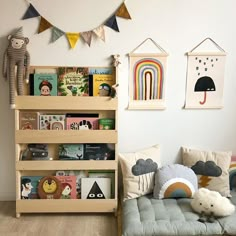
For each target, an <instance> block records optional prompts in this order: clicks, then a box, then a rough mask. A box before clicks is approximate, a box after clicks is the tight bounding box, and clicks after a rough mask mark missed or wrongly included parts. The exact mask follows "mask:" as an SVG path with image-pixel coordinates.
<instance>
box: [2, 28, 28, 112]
mask: <svg viewBox="0 0 236 236" xmlns="http://www.w3.org/2000/svg"><path fill="white" fill-rule="evenodd" d="M8 40H9V44H8V47H7V49H6V51H5V53H4V59H3V77H5V78H6V79H7V80H9V83H10V85H9V89H10V105H11V108H12V109H14V108H15V90H16V88H15V86H16V85H15V84H16V82H15V81H16V80H17V94H18V95H23V75H24V78H25V81H26V83H28V82H29V65H30V55H29V53H28V51H27V50H26V45H27V44H28V43H29V39H28V38H25V37H24V36H23V29H22V27H20V28H19V29H18V30H17V32H15V33H14V34H13V35H9V36H8ZM15 68H17V70H16V72H15ZM24 70H25V71H24Z"/></svg>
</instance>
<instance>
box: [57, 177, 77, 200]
mask: <svg viewBox="0 0 236 236" xmlns="http://www.w3.org/2000/svg"><path fill="white" fill-rule="evenodd" d="M56 178H57V179H59V180H60V182H61V186H62V193H61V197H60V198H61V199H76V198H77V193H76V176H75V175H69V176H59V175H57V176H56Z"/></svg>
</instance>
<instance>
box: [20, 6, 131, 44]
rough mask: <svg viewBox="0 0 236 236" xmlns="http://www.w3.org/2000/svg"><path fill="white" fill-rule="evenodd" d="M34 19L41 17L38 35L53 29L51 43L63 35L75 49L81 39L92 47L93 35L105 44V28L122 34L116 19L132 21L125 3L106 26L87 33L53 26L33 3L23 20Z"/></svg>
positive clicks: (106, 22)
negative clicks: (67, 30)
mask: <svg viewBox="0 0 236 236" xmlns="http://www.w3.org/2000/svg"><path fill="white" fill-rule="evenodd" d="M34 17H40V23H39V28H38V34H40V33H42V32H44V31H45V30H47V29H50V28H51V43H54V42H55V41H56V40H58V39H59V38H61V37H62V36H63V35H65V36H66V37H67V40H68V42H69V45H70V47H71V48H75V46H76V43H77V41H78V40H79V38H82V39H83V40H84V41H85V43H87V44H88V46H89V47H90V46H91V42H92V36H93V35H96V36H97V37H98V38H100V39H101V40H103V41H104V42H105V30H104V26H107V27H109V28H111V29H113V30H114V31H116V32H120V30H119V27H118V24H117V20H116V17H121V18H124V19H131V16H130V14H129V11H128V10H127V7H126V5H125V3H124V2H122V3H121V5H120V6H119V7H118V9H117V10H116V12H115V13H114V14H113V15H112V16H111V17H110V18H109V19H108V20H106V21H105V23H104V24H102V25H100V26H98V27H97V28H95V29H92V30H89V31H85V32H78V33H73V32H64V31H63V30H61V29H59V28H58V27H56V26H54V25H52V24H51V23H50V22H49V21H48V20H47V19H45V18H44V17H43V16H41V15H40V14H39V12H38V11H37V10H36V9H35V7H34V6H33V5H32V4H31V3H29V7H28V9H27V10H26V12H25V14H24V15H23V17H22V20H26V19H30V18H34Z"/></svg>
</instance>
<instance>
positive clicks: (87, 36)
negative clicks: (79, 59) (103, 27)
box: [80, 31, 92, 47]
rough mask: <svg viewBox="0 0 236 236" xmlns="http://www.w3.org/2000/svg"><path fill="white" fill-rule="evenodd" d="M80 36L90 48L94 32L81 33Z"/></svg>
mask: <svg viewBox="0 0 236 236" xmlns="http://www.w3.org/2000/svg"><path fill="white" fill-rule="evenodd" d="M80 35H81V37H82V38H83V40H84V41H85V42H86V43H87V44H88V45H89V47H90V45H91V41H92V31H87V32H81V33H80Z"/></svg>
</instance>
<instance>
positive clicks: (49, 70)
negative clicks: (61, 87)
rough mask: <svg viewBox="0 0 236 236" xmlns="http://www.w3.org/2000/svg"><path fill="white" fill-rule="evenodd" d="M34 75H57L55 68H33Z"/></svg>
mask: <svg viewBox="0 0 236 236" xmlns="http://www.w3.org/2000/svg"><path fill="white" fill-rule="evenodd" d="M34 73H35V74H57V69H56V68H35V69H34Z"/></svg>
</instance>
